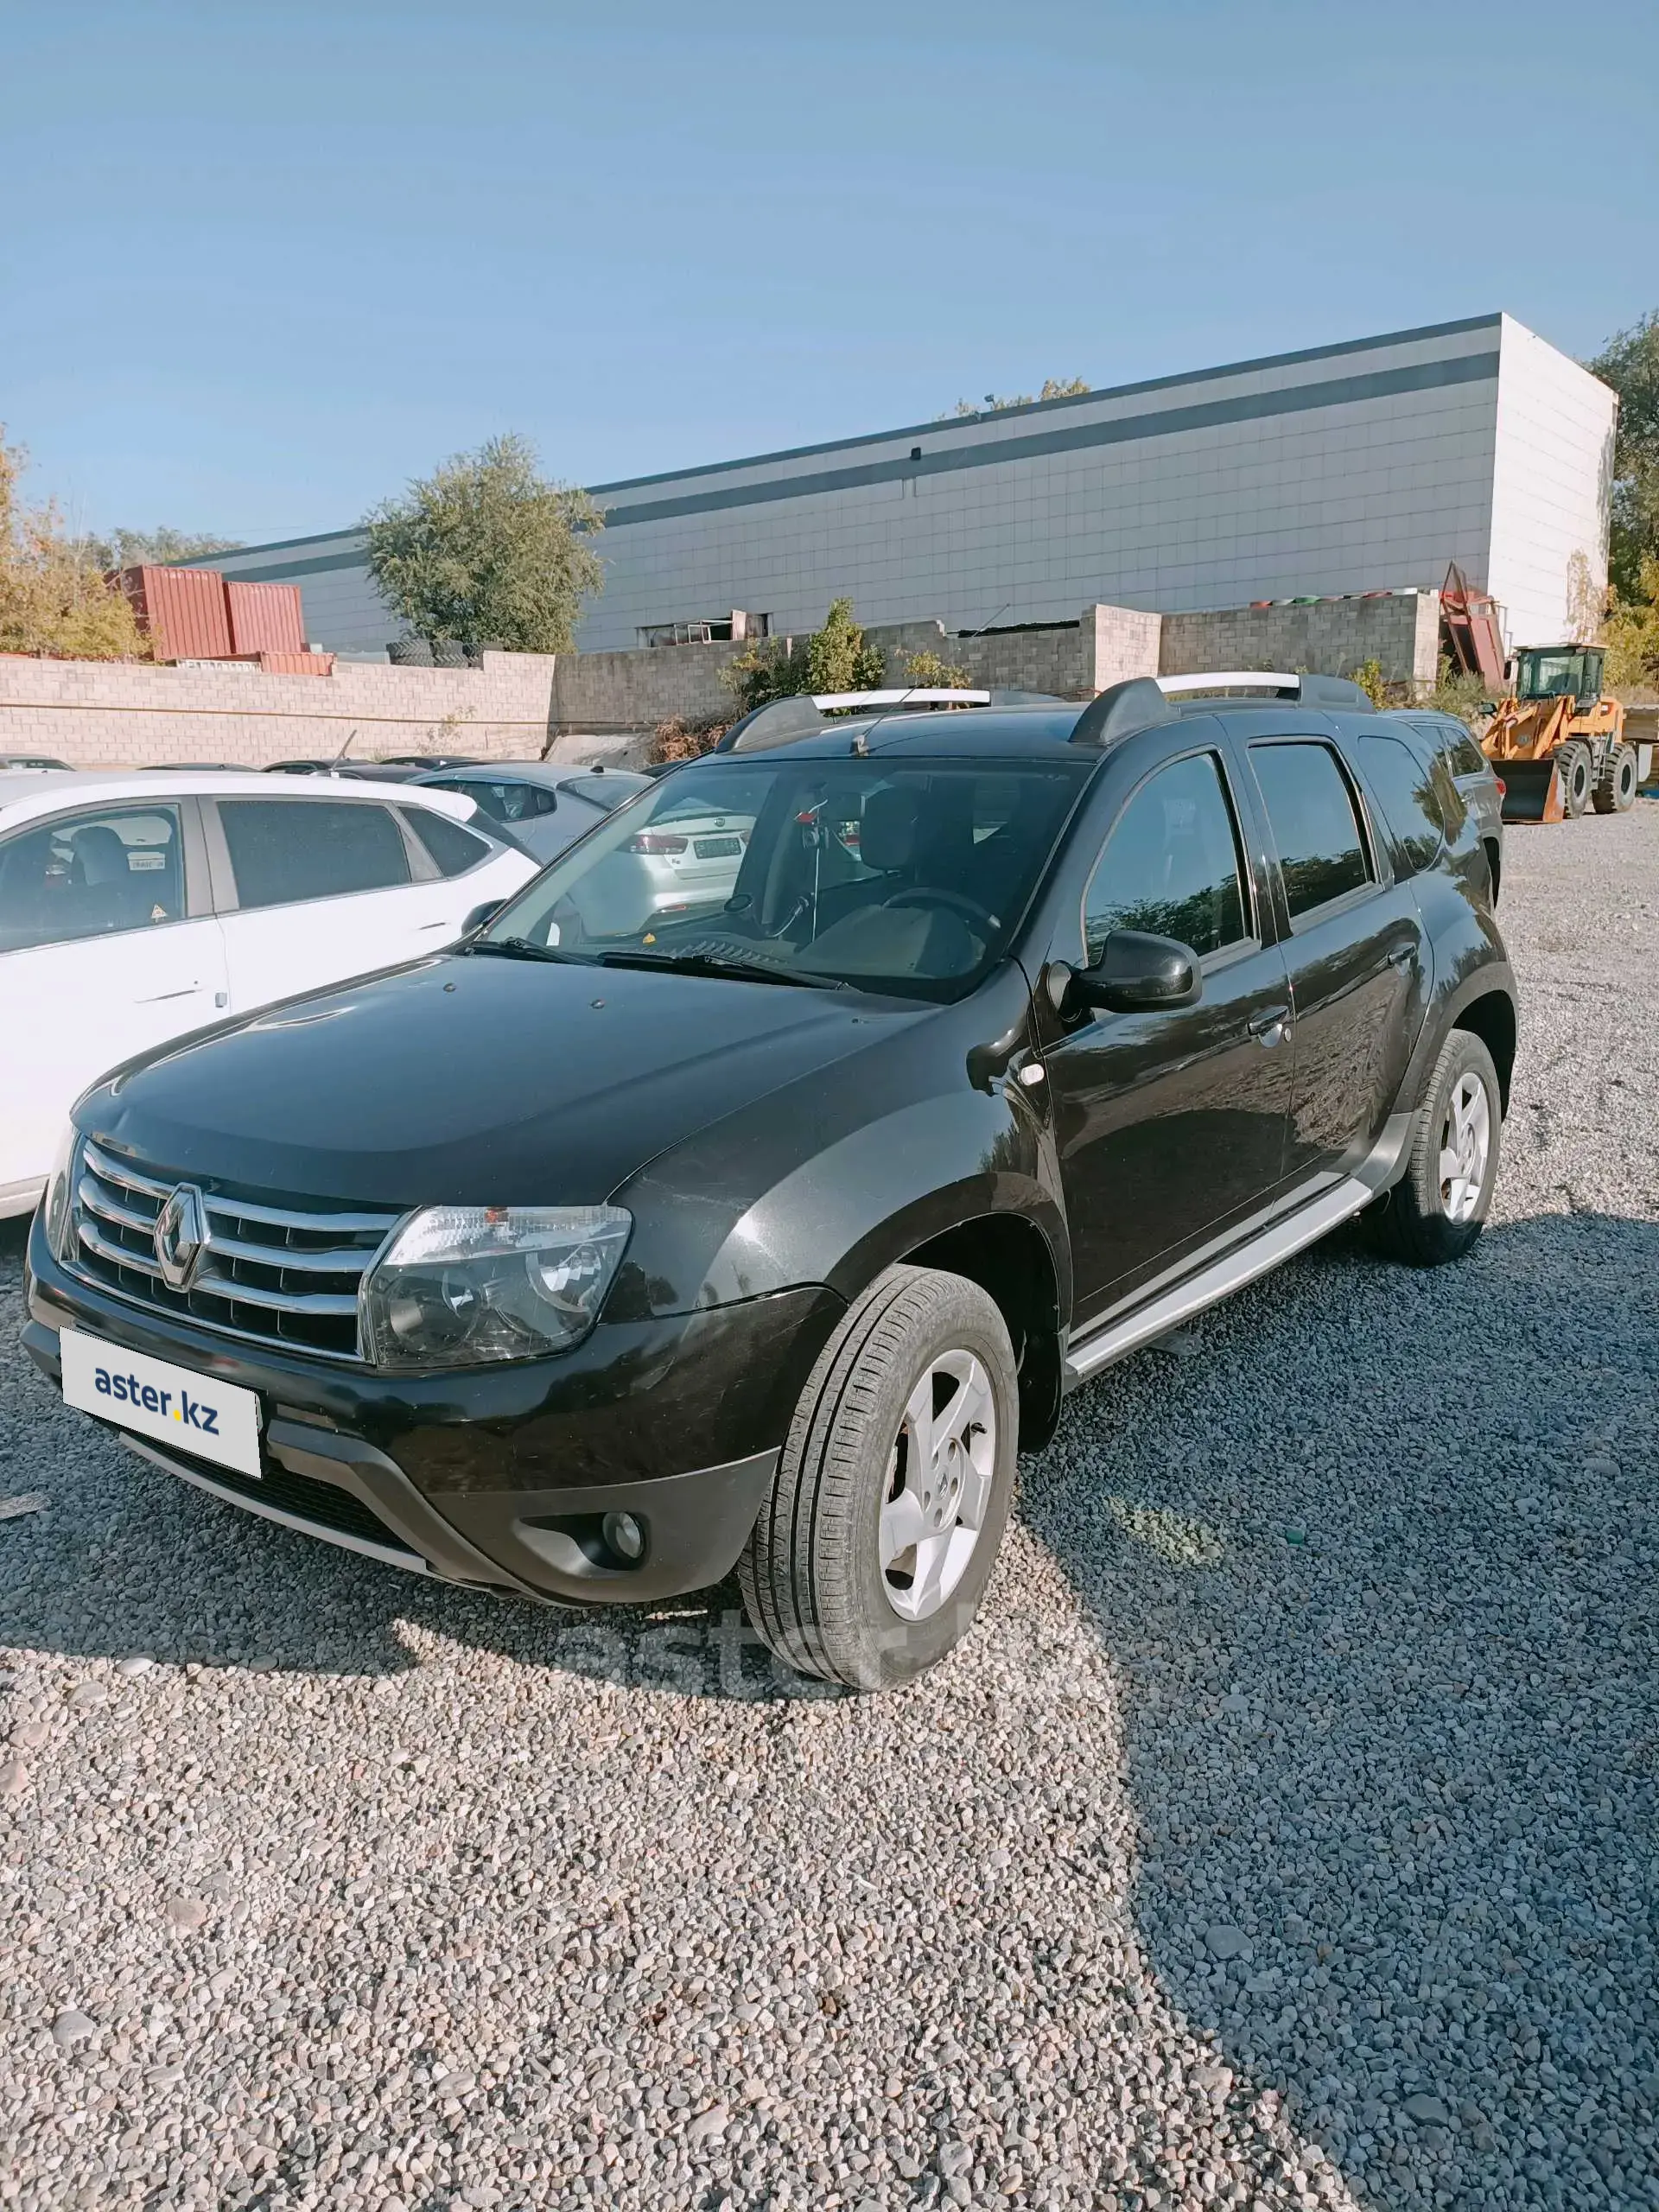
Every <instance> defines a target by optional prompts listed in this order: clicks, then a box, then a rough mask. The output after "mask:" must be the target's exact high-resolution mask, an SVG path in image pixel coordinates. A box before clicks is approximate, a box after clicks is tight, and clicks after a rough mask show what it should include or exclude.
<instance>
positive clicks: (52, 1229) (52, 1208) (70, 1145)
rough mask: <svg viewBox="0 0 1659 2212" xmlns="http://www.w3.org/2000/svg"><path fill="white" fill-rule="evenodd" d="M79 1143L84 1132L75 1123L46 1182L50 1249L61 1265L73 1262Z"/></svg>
mask: <svg viewBox="0 0 1659 2212" xmlns="http://www.w3.org/2000/svg"><path fill="white" fill-rule="evenodd" d="M79 1141H80V1132H79V1130H78V1129H77V1128H76V1127H75V1125H74V1123H73V1122H70V1123H69V1124H68V1125H67V1128H65V1130H64V1133H63V1135H62V1136H61V1137H60V1139H59V1141H58V1156H57V1158H56V1159H55V1160H54V1161H53V1162H52V1173H50V1175H48V1177H47V1179H46V1196H45V1197H44V1198H42V1199H41V1213H42V1215H43V1217H44V1227H45V1230H46V1243H47V1249H48V1251H49V1252H50V1253H51V1255H52V1256H53V1258H54V1260H57V1261H59V1262H62V1261H65V1260H67V1259H68V1258H69V1256H70V1251H69V1247H70V1246H71V1245H72V1244H73V1241H74V1228H73V1224H74V1217H75V1210H74V1207H73V1205H71V1203H70V1199H71V1197H72V1195H73V1193H72V1181H73V1173H74V1165H75V1148H76V1147H77V1146H78V1144H79Z"/></svg>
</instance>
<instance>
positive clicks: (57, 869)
mask: <svg viewBox="0 0 1659 2212" xmlns="http://www.w3.org/2000/svg"><path fill="white" fill-rule="evenodd" d="M394 796H395V799H396V803H395V804H394V803H393V801H394ZM534 872H535V862H534V861H531V859H530V858H529V857H528V856H527V855H524V854H523V853H520V852H518V850H517V849H511V848H509V847H508V846H507V845H506V843H505V842H504V841H503V840H501V839H499V838H498V837H497V836H495V835H494V834H493V830H492V829H491V826H490V824H489V823H486V822H484V821H482V820H481V819H480V817H479V816H478V814H477V810H476V809H475V808H474V807H473V806H471V805H470V804H468V803H467V801H466V800H465V799H462V798H456V797H455V796H454V795H453V794H452V793H449V792H445V791H399V792H397V793H396V794H395V795H394V793H393V792H392V791H391V789H390V788H389V787H387V786H385V785H382V786H380V787H378V789H377V788H376V787H375V786H373V785H366V784H361V785H359V784H353V785H340V784H334V785H327V786H323V787H320V788H319V787H310V786H302V785H296V786H294V787H292V788H284V787H283V786H282V785H273V784H271V783H270V781H269V780H268V779H266V778H264V776H260V775H256V774H250V773H247V772H243V773H241V774H240V775H230V774H226V773H224V772H217V771H214V772H200V771H198V772H190V771H183V770H174V771H171V772H156V771H150V772H145V771H143V770H139V771H135V772H124V771H123V772H111V773H108V774H97V773H87V772H80V773H78V774H73V775H70V776H67V777H65V776H53V777H49V778H42V777H40V776H35V775H22V774H18V775H7V776H0V1216H4V1215H7V1214H12V1213H26V1212H28V1211H29V1208H30V1207H32V1206H33V1205H34V1204H35V1200H36V1199H37V1198H39V1196H40V1193H41V1186H42V1185H43V1184H44V1183H45V1180H46V1175H47V1170H48V1168H49V1167H50V1166H51V1164H52V1151H53V1147H54V1145H55V1144H56V1142H57V1138H58V1132H59V1130H60V1128H61V1127H62V1123H63V1117H64V1116H65V1115H66V1114H67V1112H68V1110H69V1108H70V1106H71V1104H72V1103H73V1100H74V1098H75V1097H76V1096H77V1094H78V1093H79V1091H81V1090H84V1089H85V1088H86V1085H87V1084H89V1083H91V1082H92V1079H93V1077H95V1076H97V1075H99V1073H100V1072H101V1071H103V1070H104V1069H105V1068H106V1067H110V1066H112V1065H114V1064H115V1063H116V1062H117V1061H118V1060H124V1059H127V1058H130V1056H131V1055H132V1054H133V1053H134V1052H143V1051H146V1050H148V1049H149V1048H150V1047H152V1046H156V1045H160V1044H162V1043H164V1042H166V1041H167V1040H168V1039H173V1038H175V1037H178V1036H180V1035H181V1034H182V1033H184V1032H185V1031H187V1030H194V1029H199V1028H200V1027H202V1026H203V1025H204V1024H207V1023H210V1022H214V1021H219V1020H224V1019H226V1017H227V1016H232V1015H235V1014H239V1013H243V1012H245V1011H246V1010H248V1009H250V1008H251V1007H260V1006H264V1005H266V1004H267V1003H269V1001H271V1000H273V999H281V998H287V997H289V996H290V995H293V994H294V993H296V992H302V991H309V990H315V988H317V987H318V986H319V985H321V984H325V983H333V982H339V981H340V980H342V979H344V978H345V977H346V976H356V975H360V974H362V973H364V972H365V970H367V969H372V968H379V967H384V966H386V965H388V964H389V963H392V962H395V961H400V960H404V959H407V958H408V957H410V955H411V954H413V953H416V952H419V951H422V950H425V949H426V948H428V947H429V946H438V945H442V944H447V943H448V942H449V941H450V940H451V939H452V938H454V937H456V936H457V935H458V934H459V933H460V931H461V925H462V923H463V922H464V921H465V919H466V918H467V915H468V914H469V913H471V912H473V910H474V908H476V907H478V906H487V905H490V904H491V903H493V902H495V901H499V899H503V898H505V896H506V895H507V894H508V893H510V892H512V891H515V890H517V889H518V887H519V885H521V884H522V883H524V881H525V880H527V879H528V878H529V877H530V876H531V874H534Z"/></svg>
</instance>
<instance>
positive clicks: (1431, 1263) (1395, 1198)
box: [1374, 1029, 1503, 1268]
mask: <svg viewBox="0 0 1659 2212" xmlns="http://www.w3.org/2000/svg"><path fill="white" fill-rule="evenodd" d="M1470 1086H1478V1088H1479V1090H1480V1091H1481V1093H1482V1094H1483V1095H1484V1124H1485V1126H1484V1135H1482V1137H1481V1139H1480V1141H1479V1142H1480V1158H1479V1166H1478V1173H1476V1174H1475V1175H1474V1176H1473V1177H1472V1178H1471V1177H1470V1176H1469V1175H1468V1174H1466V1173H1465V1175H1464V1176H1463V1177H1461V1178H1459V1177H1456V1176H1452V1177H1447V1176H1446V1173H1444V1169H1445V1160H1444V1159H1443V1154H1446V1153H1447V1152H1449V1151H1450V1150H1451V1149H1452V1146H1451V1143H1450V1141H1449V1140H1450V1139H1451V1138H1452V1135H1453V1131H1452V1112H1453V1103H1454V1101H1456V1102H1457V1103H1458V1104H1459V1106H1464V1105H1466V1104H1468V1103H1470V1099H1471V1091H1470V1088H1469V1087H1470ZM1502 1098H1503V1093H1502V1090H1501V1089H1500V1087H1499V1084H1498V1080H1497V1069H1496V1068H1495V1067H1494V1066H1493V1065H1492V1056H1491V1053H1490V1052H1488V1051H1487V1049H1486V1047H1485V1046H1484V1045H1483V1044H1482V1043H1481V1041H1480V1039H1479V1038H1478V1037H1476V1036H1472V1035H1471V1033H1470V1032H1469V1031H1468V1030H1466V1029H1454V1030H1453V1031H1452V1034H1451V1035H1450V1036H1449V1037H1448V1038H1447V1039H1446V1042H1445V1044H1444V1045H1443V1046H1441V1047H1440V1058H1439V1059H1438V1060H1437V1061H1436V1062H1435V1063H1434V1072H1433V1075H1432V1076H1431V1077H1429V1082H1428V1089H1427V1092H1426V1093H1425V1095H1424V1098H1423V1103H1422V1104H1421V1107H1420V1108H1419V1109H1418V1112H1417V1126H1416V1128H1415V1129H1414V1132H1413V1134H1412V1141H1411V1154H1410V1158H1409V1160H1408V1162H1407V1166H1406V1172H1405V1173H1404V1175H1403V1176H1402V1178H1401V1179H1400V1180H1399V1182H1397V1183H1396V1184H1395V1186H1394V1188H1393V1190H1391V1191H1390V1192H1389V1196H1388V1202H1387V1204H1386V1205H1384V1206H1383V1209H1382V1210H1381V1211H1380V1212H1379V1213H1377V1214H1376V1216H1375V1217H1374V1221H1375V1226H1376V1238H1377V1242H1378V1243H1379V1244H1380V1245H1381V1246H1382V1248H1383V1250H1384V1251H1385V1252H1387V1254H1388V1255H1389V1257H1390V1258H1391V1259H1395V1260H1402V1261H1404V1262H1405V1263H1406V1264H1407V1265H1408V1267H1414V1268H1442V1267H1444V1266H1445V1265H1446V1262H1448V1261H1449V1260H1460V1259H1462V1257H1463V1255H1464V1254H1465V1252H1467V1251H1468V1250H1469V1249H1471V1246H1472V1245H1473V1244H1474V1243H1476V1241H1477V1240H1478V1237H1479V1236H1480V1232H1481V1230H1483V1229H1484V1227H1485V1225H1486V1213H1487V1209H1488V1208H1489V1207H1490V1205H1491V1201H1492V1186H1493V1185H1494V1184H1495V1183H1496V1182H1497V1155H1498V1147H1499V1140H1500V1136H1501V1134H1502V1130H1503V1110H1502ZM1465 1129H1466V1124H1465ZM1464 1159H1465V1163H1467V1162H1468V1161H1469V1160H1470V1150H1469V1149H1465V1151H1464ZM1471 1179H1472V1182H1473V1185H1474V1188H1473V1191H1472V1194H1471V1192H1470V1190H1469V1184H1470V1181H1471Z"/></svg>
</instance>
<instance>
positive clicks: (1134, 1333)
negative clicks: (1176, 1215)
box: [1064, 1163, 1376, 1389]
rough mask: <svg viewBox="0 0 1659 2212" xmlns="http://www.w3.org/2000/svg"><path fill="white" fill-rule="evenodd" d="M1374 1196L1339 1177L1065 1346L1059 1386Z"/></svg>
mask: <svg viewBox="0 0 1659 2212" xmlns="http://www.w3.org/2000/svg"><path fill="white" fill-rule="evenodd" d="M1368 1165H1369V1163H1368ZM1375 1197H1376V1189H1375V1188H1374V1187H1373V1186H1372V1185H1370V1183H1363V1182H1361V1181H1360V1179H1359V1178H1358V1177H1357V1175H1345V1176H1344V1178H1343V1179H1342V1181H1341V1182H1339V1183H1335V1184H1333V1185H1332V1187H1331V1188H1330V1189H1329V1190H1328V1191H1325V1192H1322V1193H1321V1194H1320V1196H1319V1198H1314V1199H1313V1200H1312V1201H1310V1203H1309V1204H1308V1205H1305V1206H1300V1207H1299V1208H1298V1209H1297V1211H1295V1212H1294V1213H1293V1214H1287V1216H1286V1217H1284V1218H1283V1219H1282V1220H1281V1221H1276V1222H1274V1224H1273V1226H1272V1227H1271V1228H1270V1229H1265V1230H1262V1233H1261V1235H1260V1236H1253V1237H1252V1238H1251V1239H1250V1241H1249V1243H1247V1244H1240V1245H1237V1246H1236V1247H1235V1248H1234V1249H1233V1250H1232V1251H1230V1252H1225V1253H1224V1254H1223V1255H1222V1256H1221V1258H1220V1259H1218V1260H1212V1261H1211V1263H1210V1265H1209V1266H1208V1267H1207V1268H1201V1269H1200V1270H1199V1272H1198V1274H1194V1275H1189V1276H1188V1277H1187V1278H1186V1280H1185V1281H1184V1282H1179V1283H1177V1284H1176V1286H1175V1287H1174V1288H1173V1290H1166V1291H1165V1293H1164V1294H1163V1295H1162V1296H1161V1297H1160V1298H1154V1300H1153V1301H1152V1303H1151V1304H1150V1305H1149V1306H1137V1307H1136V1309H1135V1312H1134V1313H1128V1314H1126V1315H1125V1316H1124V1318H1123V1319H1122V1320H1121V1321H1112V1322H1109V1323H1108V1324H1107V1325H1106V1326H1105V1327H1104V1328H1103V1329H1096V1331H1095V1332H1093V1333H1092V1334H1091V1335H1090V1336H1087V1337H1085V1338H1084V1339H1083V1341H1082V1343H1080V1344H1073V1345H1071V1348H1070V1349H1069V1350H1068V1351H1067V1353H1066V1356H1065V1369H1064V1375H1065V1388H1066V1389H1072V1388H1073V1387H1074V1386H1075V1385H1076V1384H1077V1383H1084V1382H1087V1380H1088V1379H1089V1377H1090V1376H1091V1375H1097V1374H1098V1373H1099V1372H1100V1370H1101V1369H1102V1368H1103V1367H1109V1366H1110V1365H1111V1363H1112V1362H1113V1361H1114V1360H1117V1359H1122V1358H1124V1357H1126V1356H1127V1355H1128V1353H1130V1352H1132V1351H1139V1350H1140V1349H1141V1345H1142V1344H1150V1343H1151V1342H1152V1341H1153V1339H1154V1338H1155V1337H1163V1336H1167V1335H1168V1333H1169V1332H1170V1331H1171V1330H1172V1329H1173V1328H1177V1327H1179V1325H1180V1324H1181V1323H1182V1322H1183V1321H1186V1320H1190V1319H1192V1316H1193V1314H1195V1313H1203V1311H1204V1310H1205V1306H1214V1305H1216V1304H1217V1302H1218V1301H1219V1300H1222V1299H1224V1298H1226V1297H1228V1296H1229V1295H1230V1294H1231V1293H1232V1292H1233V1291H1236V1290H1242V1289H1243V1287H1244V1285H1245V1284H1246V1283H1247V1282H1254V1281H1255V1279H1256V1277H1257V1276H1258V1275H1264V1274H1268V1272H1269V1271H1270V1270H1271V1269H1273V1268H1276V1267H1277V1266H1278V1265H1279V1263H1280V1262H1281V1260H1288V1259H1290V1258H1291V1257H1292V1256H1293V1255H1294V1254H1295V1253H1297V1252H1300V1251H1301V1250H1303V1249H1305V1247H1306V1246H1307V1245H1309V1244H1317V1243H1319V1239H1320V1237H1321V1236H1328V1235H1329V1234H1330V1232H1331V1230H1333V1229H1336V1228H1338V1227H1340V1225H1341V1224H1343V1223H1344V1221H1349V1220H1351V1219H1352V1217H1353V1216H1354V1215H1355V1214H1357V1213H1358V1212H1360V1211H1362V1210H1363V1208H1364V1207H1366V1206H1368V1205H1370V1203H1371V1200H1372V1199H1373V1198H1375Z"/></svg>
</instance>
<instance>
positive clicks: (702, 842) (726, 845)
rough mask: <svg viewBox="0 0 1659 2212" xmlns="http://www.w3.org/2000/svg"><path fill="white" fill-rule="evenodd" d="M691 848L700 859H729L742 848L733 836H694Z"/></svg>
mask: <svg viewBox="0 0 1659 2212" xmlns="http://www.w3.org/2000/svg"><path fill="white" fill-rule="evenodd" d="M691 848H692V850H693V851H694V852H695V853H696V856H697V858H698V859H699V860H700V861H724V860H729V859H730V858H731V856H732V855H733V854H734V853H741V851H742V849H743V848H742V846H741V845H740V844H739V843H738V842H737V840H736V838H735V837H694V838H693V839H692V841H691Z"/></svg>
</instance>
